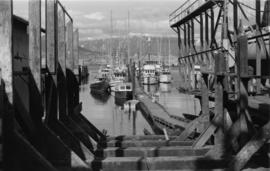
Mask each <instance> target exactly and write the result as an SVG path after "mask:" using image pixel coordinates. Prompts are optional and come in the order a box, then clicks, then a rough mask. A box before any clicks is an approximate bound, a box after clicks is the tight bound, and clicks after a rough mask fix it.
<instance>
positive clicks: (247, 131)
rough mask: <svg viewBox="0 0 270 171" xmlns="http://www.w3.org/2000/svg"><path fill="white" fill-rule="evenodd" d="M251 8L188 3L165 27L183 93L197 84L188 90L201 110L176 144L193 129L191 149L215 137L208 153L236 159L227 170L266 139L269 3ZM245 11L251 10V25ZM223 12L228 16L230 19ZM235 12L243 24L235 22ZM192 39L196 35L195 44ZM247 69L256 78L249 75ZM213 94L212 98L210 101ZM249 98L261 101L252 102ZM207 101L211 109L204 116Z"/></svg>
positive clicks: (231, 0) (212, 1) (200, 0)
mask: <svg viewBox="0 0 270 171" xmlns="http://www.w3.org/2000/svg"><path fill="white" fill-rule="evenodd" d="M253 6H254V7H253ZM253 6H250V5H247V4H245V3H244V2H240V1H238V0H192V1H186V2H185V3H183V5H182V6H180V7H179V8H178V9H176V10H175V11H173V12H172V13H171V14H170V26H171V28H172V29H173V30H174V31H175V32H176V33H177V35H178V45H179V66H180V74H181V75H182V78H183V82H184V85H183V86H184V87H183V88H184V89H186V90H187V92H189V91H192V90H190V89H188V88H187V87H190V85H194V84H200V86H196V85H195V86H193V87H197V90H198V91H197V95H198V96H199V97H200V99H201V105H202V112H201V116H200V117H198V118H197V119H196V120H194V121H193V122H191V123H189V125H188V126H187V127H186V129H185V131H183V132H182V134H181V135H180V137H179V138H178V139H179V140H185V139H187V137H188V136H189V135H190V134H191V133H192V132H193V131H194V130H199V132H200V136H199V138H197V140H196V141H195V143H194V144H193V146H194V147H195V148H197V147H202V146H204V145H205V144H206V143H209V142H210V140H211V137H212V138H213V137H215V138H214V142H215V143H214V144H215V147H214V148H213V150H212V154H214V155H215V156H219V157H224V156H231V155H236V157H235V158H233V159H232V160H231V163H232V164H231V165H230V166H231V169H232V170H240V169H243V168H244V167H247V163H248V161H250V159H251V157H252V156H254V154H255V153H256V152H257V151H258V150H259V149H260V148H262V147H263V146H264V145H266V143H267V141H268V140H269V138H270V137H269V135H268V133H269V131H270V129H269V109H270V106H269V101H270V99H269V91H270V89H269V88H270V87H269V78H270V72H269V67H270V59H269V54H270V53H269V48H270V46H269V45H270V43H269V41H270V31H269V26H270V20H269V15H270V13H269V9H270V1H269V0H266V1H260V0H254V3H253ZM262 7H263V8H262ZM245 8H248V9H249V10H252V11H254V16H256V20H255V21H254V24H252V21H251V19H250V18H249V17H248V15H247V14H246V12H245V10H244V9H245ZM229 9H231V11H232V12H233V15H230V16H233V18H232V19H230V20H229V19H228V18H229V13H228V10H229ZM239 11H240V12H241V16H242V17H244V20H240V19H239V16H240V14H239ZM216 13H217V15H216ZM261 14H263V15H261ZM262 16H263V17H262ZM195 23H197V24H198V27H197V28H199V29H198V30H197V32H196V29H195V26H194V24H195ZM230 24H232V25H233V30H230V28H232V27H229V25H230ZM243 25H245V26H246V27H243ZM195 32H196V34H195ZM218 33H219V34H220V36H218ZM195 35H199V37H197V39H198V41H195V39H196V38H195ZM196 42H199V43H197V44H196ZM253 45H255V46H253ZM252 47H255V48H253V49H252ZM255 51H256V53H255ZM196 65H199V66H200V75H201V79H200V80H198V79H196V78H194V76H192V72H193V70H194V66H196ZM251 66H252V67H253V68H255V70H256V73H251V72H250V68H251ZM193 75H194V74H193ZM194 80H195V81H194ZM255 80H256V85H254V83H253V82H255ZM192 81H193V83H192ZM213 91H214V93H215V95H214V97H211V96H210V92H213ZM249 94H253V95H255V96H254V97H253V98H254V99H257V98H258V97H262V98H263V99H264V100H263V101H260V102H259V101H257V102H254V100H252V98H251V97H250V96H249ZM212 99H214V103H215V106H214V110H212V112H213V115H210V112H209V111H210V109H209V100H212ZM256 104H257V105H256ZM262 106H264V107H262ZM262 113H264V117H263V118H261V117H262ZM258 118H261V119H258ZM200 125H201V126H200ZM255 125H256V126H255ZM251 149H252V150H251ZM251 161H252V160H251Z"/></svg>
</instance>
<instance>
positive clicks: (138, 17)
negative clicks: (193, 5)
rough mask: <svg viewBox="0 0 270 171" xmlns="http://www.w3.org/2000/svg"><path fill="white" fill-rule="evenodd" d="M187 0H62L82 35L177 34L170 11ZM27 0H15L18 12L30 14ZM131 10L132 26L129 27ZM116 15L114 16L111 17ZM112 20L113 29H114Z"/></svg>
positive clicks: (82, 37) (15, 10)
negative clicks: (173, 29)
mask: <svg viewBox="0 0 270 171" xmlns="http://www.w3.org/2000/svg"><path fill="white" fill-rule="evenodd" d="M184 1H185V0H136V1H135V0H98V1H97V0H62V1H60V2H61V3H62V4H63V5H64V6H65V8H66V10H67V11H68V13H69V14H70V15H71V16H72V17H73V21H74V26H75V27H77V28H79V32H80V39H81V40H83V39H97V38H98V39H99V38H108V37H110V36H111V35H112V36H116V37H117V36H126V34H127V32H128V30H129V34H131V35H138V34H147V35H158V36H168V35H171V36H176V34H175V32H174V31H172V29H171V28H170V27H169V19H168V18H169V14H170V13H171V12H172V11H173V10H175V9H176V8H177V7H178V6H180V5H181V4H182V3H183V2H184ZM27 10H28V9H27V1H26V0H15V2H14V13H15V14H17V15H19V16H22V17H23V18H26V19H27V18H28V17H27V16H28V14H27ZM128 13H129V16H130V17H129V25H130V27H129V29H128ZM111 18H112V19H111ZM111 21H112V29H111Z"/></svg>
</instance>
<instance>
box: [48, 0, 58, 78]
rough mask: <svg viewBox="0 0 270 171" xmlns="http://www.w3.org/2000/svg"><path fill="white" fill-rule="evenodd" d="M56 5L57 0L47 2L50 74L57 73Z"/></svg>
mask: <svg viewBox="0 0 270 171" xmlns="http://www.w3.org/2000/svg"><path fill="white" fill-rule="evenodd" d="M55 11H56V3H55V0H47V1H46V55H47V58H46V64H47V67H48V70H49V72H50V73H55V72H56V67H57V60H56V46H55V44H56V43H55V42H56V26H55V24H56V12H55Z"/></svg>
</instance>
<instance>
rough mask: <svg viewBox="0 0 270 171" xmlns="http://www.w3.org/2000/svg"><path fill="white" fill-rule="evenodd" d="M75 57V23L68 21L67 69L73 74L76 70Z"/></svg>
mask: <svg viewBox="0 0 270 171" xmlns="http://www.w3.org/2000/svg"><path fill="white" fill-rule="evenodd" d="M73 56H74V54H73V23H72V22H71V21H68V23H67V24H66V68H67V69H68V70H70V71H72V72H73V70H74V58H73Z"/></svg>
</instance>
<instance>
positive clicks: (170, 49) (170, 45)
mask: <svg viewBox="0 0 270 171" xmlns="http://www.w3.org/2000/svg"><path fill="white" fill-rule="evenodd" d="M168 39H169V43H168V44H169V55H168V56H169V68H170V65H171V39H170V37H169V36H168Z"/></svg>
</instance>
